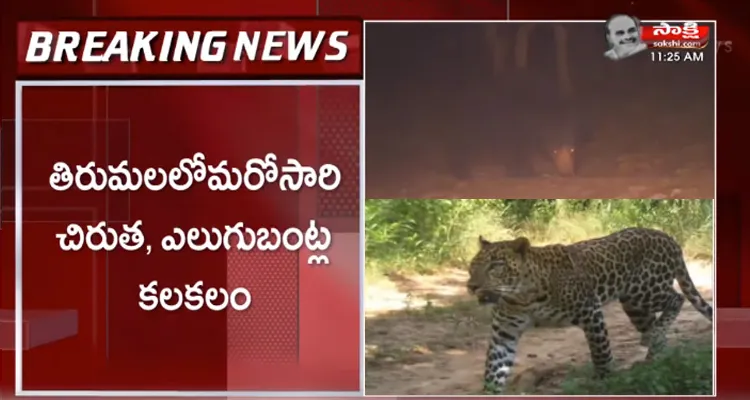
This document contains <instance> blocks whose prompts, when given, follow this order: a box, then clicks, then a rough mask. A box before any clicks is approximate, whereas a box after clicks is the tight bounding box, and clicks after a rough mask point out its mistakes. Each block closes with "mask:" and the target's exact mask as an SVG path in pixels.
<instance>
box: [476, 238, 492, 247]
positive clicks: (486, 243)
mask: <svg viewBox="0 0 750 400" xmlns="http://www.w3.org/2000/svg"><path fill="white" fill-rule="evenodd" d="M490 244H492V242H490V241H489V240H487V239H485V238H484V236H482V235H479V246H481V247H482V248H485V247H487V246H489V245H490Z"/></svg>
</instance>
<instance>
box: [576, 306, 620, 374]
mask: <svg viewBox="0 0 750 400" xmlns="http://www.w3.org/2000/svg"><path fill="white" fill-rule="evenodd" d="M579 326H580V327H581V328H582V329H583V332H584V334H585V335H586V341H587V342H588V344H589V351H590V352H591V362H592V363H593V364H594V373H595V375H596V377H597V378H603V377H604V376H606V375H608V374H609V373H610V371H611V370H612V349H611V348H610V345H609V334H608V333H607V324H606V323H605V322H604V312H603V311H602V309H601V307H600V306H598V305H596V306H591V307H589V308H588V309H587V310H586V311H583V312H582V314H581V318H580V323H579Z"/></svg>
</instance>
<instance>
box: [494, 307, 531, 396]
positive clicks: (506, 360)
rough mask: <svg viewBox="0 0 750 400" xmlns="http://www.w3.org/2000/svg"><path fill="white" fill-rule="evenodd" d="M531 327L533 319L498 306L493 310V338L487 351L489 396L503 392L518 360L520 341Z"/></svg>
mask: <svg viewBox="0 0 750 400" xmlns="http://www.w3.org/2000/svg"><path fill="white" fill-rule="evenodd" d="M530 325H531V318H530V317H528V316H524V315H513V314H512V313H510V312H508V310H506V309H504V308H503V307H502V306H500V305H497V306H495V307H494V309H493V310H492V337H491V338H490V346H489V348H488V349H487V359H486V361H485V369H484V390H485V392H487V393H488V394H498V393H501V392H502V391H503V389H504V388H505V384H506V383H507V380H508V377H509V376H510V373H511V370H512V368H513V364H514V362H515V359H516V350H517V347H518V340H519V339H520V338H521V335H522V334H523V332H524V331H525V330H526V329H527V328H528V327H529V326H530Z"/></svg>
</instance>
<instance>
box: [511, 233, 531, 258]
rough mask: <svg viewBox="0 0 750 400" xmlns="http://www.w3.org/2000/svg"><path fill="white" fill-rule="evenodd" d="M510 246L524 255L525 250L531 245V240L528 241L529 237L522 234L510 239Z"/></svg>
mask: <svg viewBox="0 0 750 400" xmlns="http://www.w3.org/2000/svg"><path fill="white" fill-rule="evenodd" d="M511 247H512V248H513V251H515V252H516V253H518V254H521V255H525V254H526V251H527V250H529V247H531V242H529V239H527V238H525V237H523V236H522V237H519V238H517V239H515V240H514V241H512V242H511Z"/></svg>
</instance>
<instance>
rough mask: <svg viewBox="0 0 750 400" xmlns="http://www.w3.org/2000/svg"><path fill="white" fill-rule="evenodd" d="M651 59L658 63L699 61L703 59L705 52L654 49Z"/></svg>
mask: <svg viewBox="0 0 750 400" xmlns="http://www.w3.org/2000/svg"><path fill="white" fill-rule="evenodd" d="M651 61H653V62H658V63H678V62H699V61H703V52H702V51H665V50H653V51H651Z"/></svg>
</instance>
